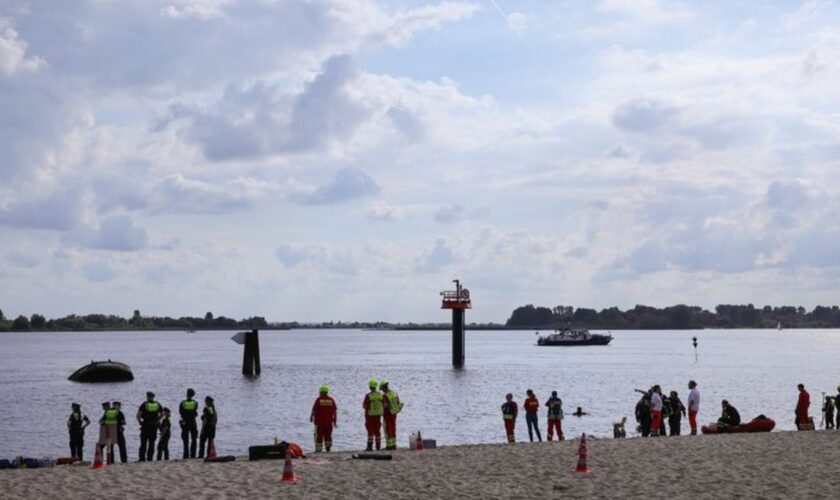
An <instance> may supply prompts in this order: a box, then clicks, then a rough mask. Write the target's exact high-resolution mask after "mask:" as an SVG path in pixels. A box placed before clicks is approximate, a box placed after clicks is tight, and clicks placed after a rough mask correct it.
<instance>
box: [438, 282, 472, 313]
mask: <svg viewBox="0 0 840 500" xmlns="http://www.w3.org/2000/svg"><path fill="white" fill-rule="evenodd" d="M452 281H453V282H454V283H455V290H446V291H443V292H440V294H441V295H442V296H443V304H441V306H440V308H441V309H472V304H471V303H470V291H469V290H467V289H466V288H461V282H460V280H452Z"/></svg>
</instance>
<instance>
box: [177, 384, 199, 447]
mask: <svg viewBox="0 0 840 500" xmlns="http://www.w3.org/2000/svg"><path fill="white" fill-rule="evenodd" d="M193 396H195V391H194V390H192V389H187V399H185V400H183V401H181V405H180V406H179V407H178V413H180V414H181V420H180V422H179V423H180V424H181V441H183V442H184V458H195V450H196V446H197V445H198V441H197V440H196V438H198V425H197V423H196V419H197V418H198V401H196V400H194V399H193Z"/></svg>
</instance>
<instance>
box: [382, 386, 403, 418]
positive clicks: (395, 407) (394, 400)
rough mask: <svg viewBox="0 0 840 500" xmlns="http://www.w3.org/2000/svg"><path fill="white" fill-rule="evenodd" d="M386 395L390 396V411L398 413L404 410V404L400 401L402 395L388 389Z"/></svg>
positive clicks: (392, 413)
mask: <svg viewBox="0 0 840 500" xmlns="http://www.w3.org/2000/svg"><path fill="white" fill-rule="evenodd" d="M385 397H386V398H388V413H390V414H391V415H396V414H397V413H399V412H401V411H402V407H403V404H402V403H401V402H400V397H399V396H398V395H397V392H396V391H388V392H387V393H385Z"/></svg>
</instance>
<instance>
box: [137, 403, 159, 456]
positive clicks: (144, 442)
mask: <svg viewBox="0 0 840 500" xmlns="http://www.w3.org/2000/svg"><path fill="white" fill-rule="evenodd" d="M162 410H163V408H162V407H161V406H160V403H158V402H157V401H155V400H154V394H152V395H151V397H150V398H149V399H148V400H147V401H146V402H145V403H143V404H142V405H140V408H139V409H138V410H137V420H138V421H139V422H140V457H139V460H140V461H141V462H145V461H147V460H148V461H149V462H151V461H152V460H153V459H154V458H155V439H156V438H157V432H158V423H159V422H160V414H161V411H162Z"/></svg>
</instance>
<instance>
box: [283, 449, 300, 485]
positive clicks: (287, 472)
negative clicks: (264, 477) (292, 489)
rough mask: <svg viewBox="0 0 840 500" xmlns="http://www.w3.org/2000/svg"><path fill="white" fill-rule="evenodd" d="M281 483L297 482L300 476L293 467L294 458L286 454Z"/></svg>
mask: <svg viewBox="0 0 840 500" xmlns="http://www.w3.org/2000/svg"><path fill="white" fill-rule="evenodd" d="M280 482H281V483H291V484H297V482H298V478H297V476H295V471H294V469H293V468H292V458H291V457H290V456H289V455H286V463H285V464H283V477H281V478H280Z"/></svg>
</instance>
